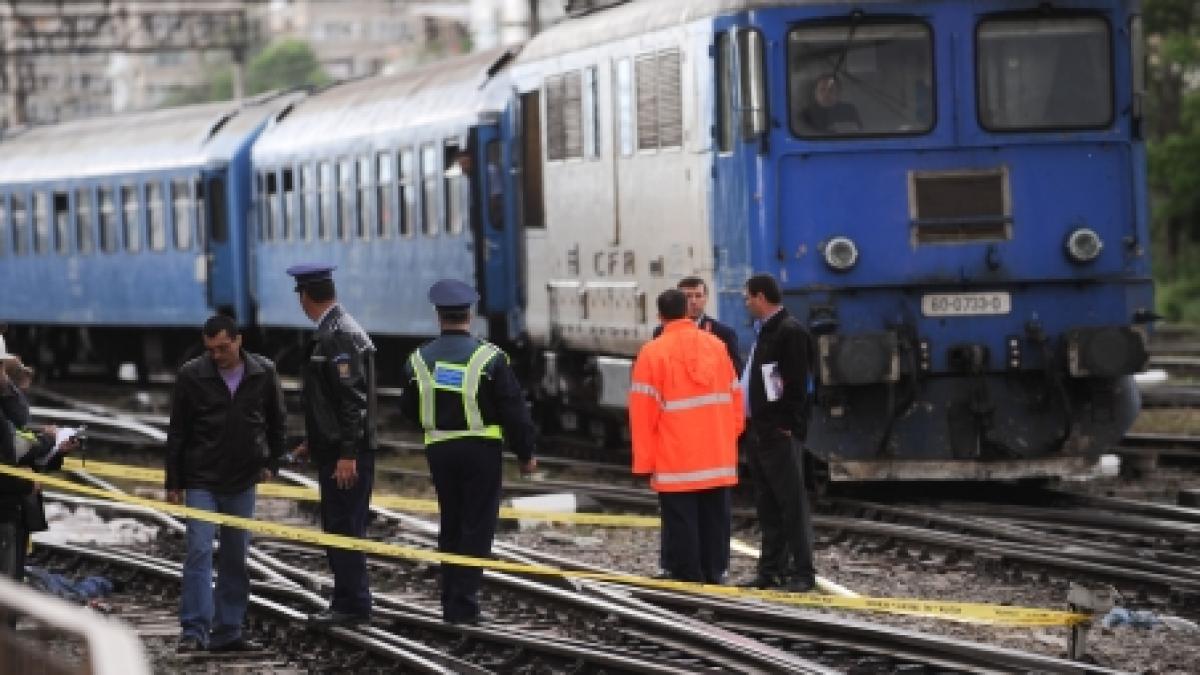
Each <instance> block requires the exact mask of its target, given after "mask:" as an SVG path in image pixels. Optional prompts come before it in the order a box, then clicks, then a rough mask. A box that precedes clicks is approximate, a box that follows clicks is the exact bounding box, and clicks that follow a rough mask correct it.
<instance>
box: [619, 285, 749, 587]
mask: <svg viewBox="0 0 1200 675" xmlns="http://www.w3.org/2000/svg"><path fill="white" fill-rule="evenodd" d="M686 312H687V297H686V296H685V295H684V294H683V292H681V291H679V290H677V289H671V290H669V291H664V292H663V293H662V294H661V295H659V296H658V314H659V320H660V321H662V323H663V331H662V335H660V336H659V337H657V338H655V339H654V340H652V341H650V342H648V343H647V344H646V345H644V346H643V347H642V349H641V351H640V352H639V353H638V356H637V361H636V362H635V363H634V366H633V382H632V384H631V386H630V393H629V425H630V428H631V431H632V433H633V473H634V474H649V475H650V487H652V488H654V490H655V491H656V492H658V498H659V505H660V508H661V511H662V527H663V530H664V533H663V537H662V541H663V546H664V549H665V550H664V551H663V556H662V560H663V562H664V563H665V567H666V571H667V573H668V574H669V576H671V577H672V578H674V579H679V580H681V581H703V582H706V583H720V582H721V576H722V575H723V573H724V571H725V570H726V568H727V567H728V564H729V547H728V545H727V540H726V538H727V537H728V536H729V534H728V533H729V523H728V518H729V511H728V509H727V508H726V506H725V505H726V503H727V498H728V490H729V488H730V486H733V485H736V484H737V457H738V453H737V438H738V434H740V433H741V432H742V427H743V425H744V424H745V417H744V415H743V413H742V392H741V389H740V388H739V386H738V381H737V375H736V374H735V373H734V370H733V363H732V362H730V360H729V355H728V354H727V352H726V349H725V344H724V343H723V342H721V340H720V339H718V338H717V337H715V336H713V335H712V334H711V333H708V332H707V331H703V330H700V328H699V327H697V326H696V323H695V322H694V321H692V320H690V319H688V318H687V316H686Z"/></svg>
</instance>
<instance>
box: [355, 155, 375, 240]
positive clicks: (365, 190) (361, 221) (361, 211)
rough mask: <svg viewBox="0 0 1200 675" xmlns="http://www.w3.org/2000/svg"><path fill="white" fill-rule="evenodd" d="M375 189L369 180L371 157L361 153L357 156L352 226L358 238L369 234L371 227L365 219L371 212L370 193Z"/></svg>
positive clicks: (367, 236) (365, 237)
mask: <svg viewBox="0 0 1200 675" xmlns="http://www.w3.org/2000/svg"><path fill="white" fill-rule="evenodd" d="M374 191H375V185H374V183H372V182H371V157H370V155H363V156H361V157H359V158H358V195H357V198H356V199H355V200H354V227H355V232H357V233H358V237H359V239H367V238H369V237H370V234H371V229H372V228H371V227H370V226H368V224H367V221H368V219H369V217H370V214H371V209H370V205H371V193H373V192H374Z"/></svg>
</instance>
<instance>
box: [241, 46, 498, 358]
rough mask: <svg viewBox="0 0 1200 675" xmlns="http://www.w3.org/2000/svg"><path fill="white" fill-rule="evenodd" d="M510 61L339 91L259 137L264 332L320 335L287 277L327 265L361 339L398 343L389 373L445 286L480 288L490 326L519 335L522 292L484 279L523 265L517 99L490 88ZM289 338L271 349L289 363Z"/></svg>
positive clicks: (259, 278) (472, 62) (439, 67)
mask: <svg viewBox="0 0 1200 675" xmlns="http://www.w3.org/2000/svg"><path fill="white" fill-rule="evenodd" d="M507 58H508V55H507V52H505V51H503V50H493V51H487V52H481V53H477V54H473V55H471V56H468V57H465V58H461V59H456V60H453V61H448V62H445V63H439V64H433V65H431V66H427V67H424V68H421V69H418V70H415V71H410V72H406V73H402V74H399V75H393V76H384V77H377V78H370V79H364V80H358V81H352V82H347V83H342V84H339V85H336V86H333V87H330V88H329V89H327V90H325V91H322V92H319V93H316V94H314V95H312V96H310V97H309V98H308V99H306V100H305V101H304V102H303V103H301V104H299V105H297V106H296V107H295V109H294V110H292V111H290V112H289V113H288V114H287V115H285V116H281V118H280V119H279V120H278V121H277V122H276V123H274V124H272V125H271V126H270V127H269V128H268V129H267V130H266V131H265V132H264V133H263V135H262V137H261V138H259V139H258V142H257V143H256V144H255V147H254V155H253V160H254V171H255V174H254V181H255V195H256V199H255V208H254V217H253V219H252V222H253V223H254V227H253V231H254V243H255V255H254V274H253V276H254V296H255V305H256V307H257V308H258V315H257V319H258V324H259V325H260V326H262V327H264V328H266V329H301V328H303V329H309V328H311V323H310V322H309V320H308V319H307V318H306V317H305V316H304V314H303V313H302V312H301V311H300V309H299V306H298V305H297V302H296V296H295V293H294V292H293V290H292V283H291V280H290V278H289V277H287V275H285V274H284V270H285V269H286V268H287V267H288V266H290V265H292V264H294V263H296V262H300V261H306V260H322V261H325V262H328V263H331V264H334V265H337V273H336V279H337V288H338V296H339V300H341V301H343V302H345V303H346V306H347V307H348V308H350V310H351V311H352V312H353V314H354V315H355V316H356V318H357V319H358V320H359V321H360V323H362V325H363V327H364V328H366V329H367V330H368V331H369V332H371V333H373V334H375V335H376V336H388V337H396V338H401V340H400V341H398V342H396V344H397V345H398V346H397V347H396V348H395V349H381V350H380V357H381V359H382V360H383V364H384V367H385V368H386V367H387V363H388V362H389V360H395V359H396V358H398V359H403V358H404V356H406V350H405V349H404V346H405V345H411V344H412V340H413V339H417V338H423V337H428V336H432V335H436V334H437V332H438V329H437V322H436V317H435V315H434V314H433V311H432V308H431V307H430V306H429V302H428V300H427V298H426V292H427V290H428V288H429V286H430V285H431V284H432V283H433V282H434V281H436V280H437V279H439V278H443V277H453V278H457V279H461V280H463V281H466V282H467V283H470V284H471V285H473V286H474V285H478V286H480V288H481V290H482V293H483V295H484V301H483V302H484V312H483V317H484V318H485V319H487V318H491V319H493V320H494V321H493V323H494V324H495V325H493V326H492V328H494V329H495V330H496V332H497V333H498V334H499V335H501V336H504V335H507V334H508V333H509V330H508V328H507V327H506V326H505V325H504V322H505V321H506V320H507V316H508V313H507V312H508V309H510V306H511V304H512V303H513V286H512V283H511V282H509V283H507V284H505V283H503V282H502V278H501V277H495V276H494V275H493V278H488V277H487V274H488V269H491V268H495V267H497V266H498V265H503V264H504V263H505V262H506V261H509V260H512V259H513V258H514V256H515V252H514V251H515V248H514V246H515V244H514V236H515V235H513V233H512V231H511V228H508V229H506V228H504V226H503V223H504V215H503V209H504V203H503V190H504V187H503V185H502V184H501V181H502V180H503V179H504V172H503V171H502V170H501V169H500V162H501V159H502V157H501V148H500V145H499V141H498V140H497V137H498V135H499V133H500V129H499V124H500V117H501V113H502V111H503V110H504V99H505V95H506V93H507V92H506V91H505V90H504V89H503V87H502V86H501V85H500V84H499V83H498V82H497V81H495V80H493V79H492V78H491V76H492V75H493V73H494V69H495V68H496V67H498V66H499V65H502V64H503V62H504V60H505V59H507ZM477 279H478V280H480V283H478V284H477ZM484 281H491V282H492V283H483V282H484ZM480 328H481V329H484V328H487V326H486V325H485V324H481V325H480ZM289 334H290V335H291V336H293V337H298V336H299V333H296V332H295V331H289V332H286V333H282V334H281V333H275V332H273V333H272V336H271V341H272V344H275V343H276V341H278V340H279V338H284V339H282V342H281V343H280V344H279V346H277V347H272V350H273V351H274V354H275V355H276V356H277V357H279V358H280V360H282V361H285V363H286V361H287V359H288V356H289V355H292V354H294V352H293V351H292V350H291V349H290V347H292V346H295V345H296V344H298V343H297V342H296V341H295V340H294V339H293V340H288V339H286V336H287V335H289ZM392 352H396V353H392ZM393 357H394V358H393Z"/></svg>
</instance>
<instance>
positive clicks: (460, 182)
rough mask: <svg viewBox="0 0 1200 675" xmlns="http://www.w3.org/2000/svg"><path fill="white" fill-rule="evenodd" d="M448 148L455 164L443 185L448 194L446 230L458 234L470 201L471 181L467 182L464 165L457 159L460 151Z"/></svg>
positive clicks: (446, 174) (461, 228) (448, 171)
mask: <svg viewBox="0 0 1200 675" xmlns="http://www.w3.org/2000/svg"><path fill="white" fill-rule="evenodd" d="M446 150H447V152H446V154H447V155H449V156H450V157H452V158H454V159H451V160H450V161H451V162H453V163H454V166H451V167H450V168H449V170H447V171H446V172H445V173H444V175H445V177H446V184H445V185H444V186H443V189H444V191H445V196H446V232H448V233H450V234H458V233H460V232H462V230H463V223H462V218H463V205H464V204H465V203H468V202H469V201H470V197H469V196H468V195H467V191H468V190H469V189H470V183H468V182H467V177H466V174H464V173H463V170H462V165H461V164H460V163H459V160H458V159H457V155H458V152H457V151H456V150H455V149H454V148H453V147H452V146H448V147H447V148H446Z"/></svg>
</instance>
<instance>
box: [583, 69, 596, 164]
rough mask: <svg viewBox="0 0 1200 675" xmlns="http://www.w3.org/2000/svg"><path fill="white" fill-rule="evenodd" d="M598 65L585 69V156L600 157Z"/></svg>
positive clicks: (589, 157) (590, 157)
mask: <svg viewBox="0 0 1200 675" xmlns="http://www.w3.org/2000/svg"><path fill="white" fill-rule="evenodd" d="M597 73H598V71H597V69H596V66H588V67H587V68H584V69H583V156H584V157H586V158H588V159H597V158H598V157H600V82H599V77H598V76H597Z"/></svg>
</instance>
